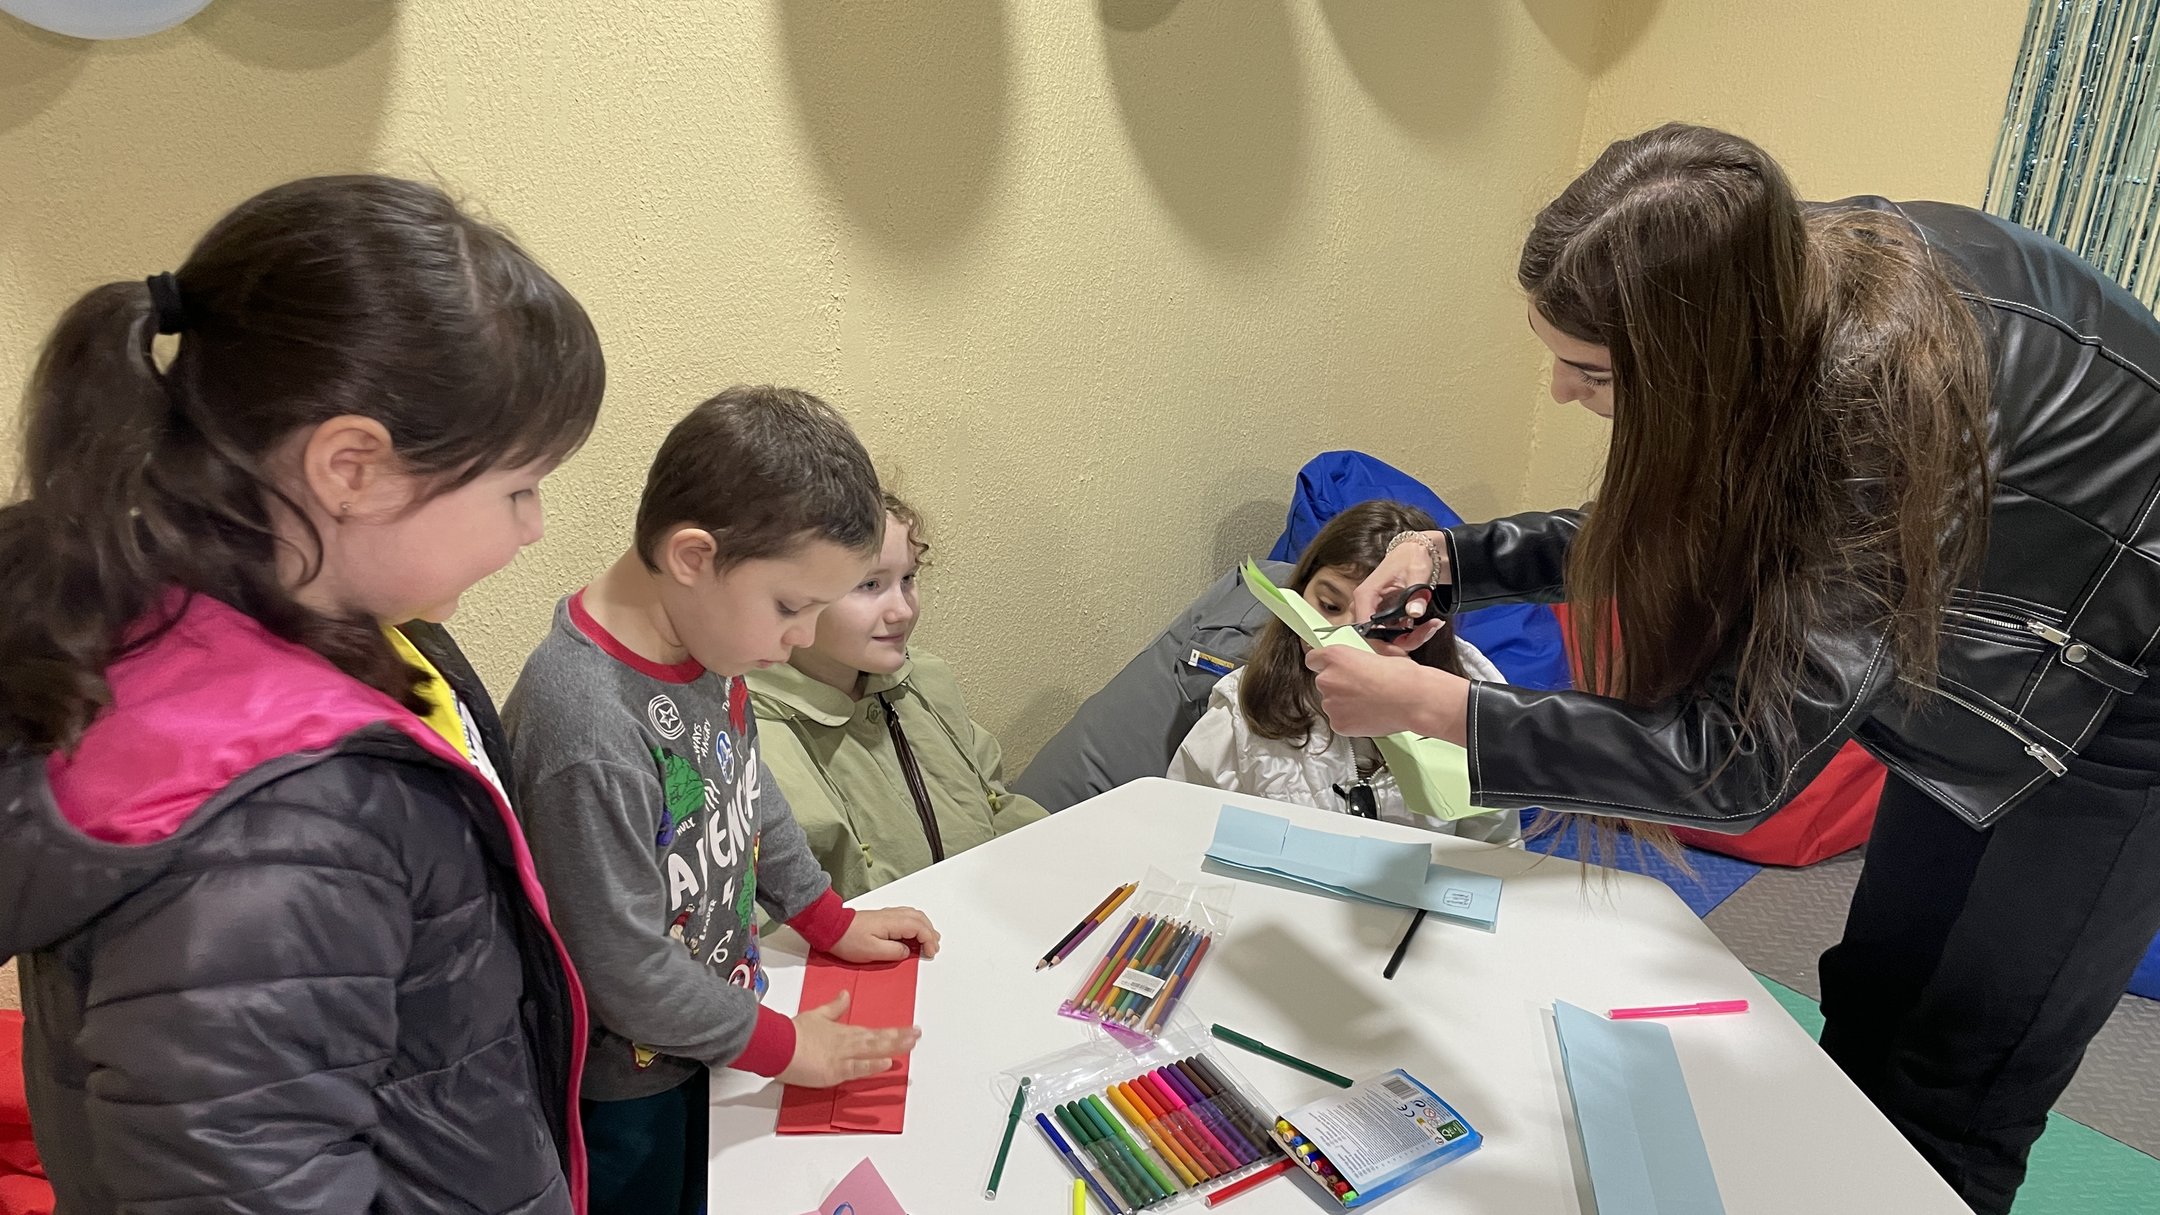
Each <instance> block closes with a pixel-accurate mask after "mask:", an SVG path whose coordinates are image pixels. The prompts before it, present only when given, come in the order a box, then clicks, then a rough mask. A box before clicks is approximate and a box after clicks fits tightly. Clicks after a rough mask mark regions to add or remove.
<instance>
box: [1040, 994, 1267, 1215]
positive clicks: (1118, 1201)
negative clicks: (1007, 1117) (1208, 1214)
mask: <svg viewBox="0 0 2160 1215" xmlns="http://www.w3.org/2000/svg"><path fill="white" fill-rule="evenodd" d="M1178 1038H1179V1041H1177V1042H1175V1043H1169V1042H1161V1041H1158V1042H1154V1043H1149V1044H1147V1045H1146V1047H1145V1048H1144V1049H1143V1050H1141V1051H1139V1052H1134V1051H1133V1050H1131V1049H1130V1048H1129V1047H1125V1046H1119V1045H1116V1044H1114V1043H1108V1042H1105V1043H1101V1044H1089V1045H1086V1046H1080V1047H1075V1048H1073V1049H1071V1050H1067V1051H1061V1052H1059V1053H1058V1054H1057V1055H1053V1056H1051V1057H1049V1058H1048V1059H1039V1060H1036V1061H1035V1062H1034V1063H1031V1064H1029V1065H1028V1066H1027V1067H1025V1068H1021V1069H1016V1070H1015V1071H1013V1072H1011V1073H1008V1075H1010V1076H1013V1077H1015V1078H1016V1079H1015V1083H1016V1084H1017V1082H1018V1081H1017V1078H1018V1077H1021V1076H1025V1077H1026V1078H1027V1079H1028V1081H1029V1085H1028V1089H1027V1097H1026V1110H1025V1113H1026V1117H1027V1120H1028V1121H1029V1122H1032V1123H1033V1124H1034V1125H1035V1128H1036V1131H1037V1133H1038V1134H1039V1136H1040V1137H1041V1138H1042V1139H1043V1141H1044V1142H1045V1143H1047V1144H1048V1145H1049V1146H1050V1148H1051V1150H1053V1151H1055V1152H1056V1153H1057V1154H1058V1156H1059V1157H1060V1158H1061V1160H1062V1161H1063V1162H1064V1164H1065V1167H1066V1169H1067V1170H1068V1171H1069V1172H1071V1173H1072V1175H1073V1176H1074V1178H1076V1179H1077V1180H1079V1181H1080V1182H1082V1183H1083V1184H1084V1185H1085V1186H1086V1188H1087V1192H1088V1194H1089V1196H1090V1198H1092V1199H1093V1201H1094V1205H1095V1206H1096V1207H1098V1208H1099V1209H1101V1210H1103V1211H1108V1212H1110V1213H1111V1215H1123V1213H1124V1212H1129V1211H1156V1210H1162V1209H1165V1208H1169V1207H1174V1206H1179V1205H1182V1204H1184V1203H1186V1202H1188V1201H1190V1200H1192V1199H1195V1198H1199V1197H1202V1196H1205V1195H1208V1194H1211V1193H1214V1192H1216V1191H1218V1190H1221V1189H1224V1188H1227V1187H1229V1186H1233V1185H1236V1184H1237V1183H1238V1182H1239V1181H1241V1180H1243V1179H1245V1178H1247V1177H1251V1176H1252V1175H1253V1174H1254V1173H1256V1172H1259V1171H1261V1170H1264V1169H1266V1168H1267V1167H1268V1166H1269V1165H1272V1164H1275V1163H1276V1162H1279V1161H1281V1160H1283V1159H1284V1155H1283V1151H1282V1148H1281V1147H1280V1146H1279V1145H1278V1144H1277V1142H1276V1141H1275V1139H1274V1137H1273V1136H1272V1134H1271V1133H1270V1132H1271V1130H1272V1128H1273V1125H1274V1117H1273V1115H1271V1114H1267V1113H1264V1112H1263V1111H1264V1109H1265V1108H1266V1107H1265V1106H1263V1105H1262V1104H1261V1102H1260V1100H1259V1098H1257V1097H1256V1096H1255V1095H1254V1094H1253V1092H1252V1089H1251V1087H1250V1086H1249V1085H1247V1084H1246V1083H1245V1081H1244V1080H1243V1079H1242V1078H1240V1077H1238V1076H1237V1075H1236V1074H1235V1073H1234V1072H1232V1071H1231V1069H1230V1068H1229V1067H1228V1066H1227V1065H1225V1064H1224V1063H1223V1061H1222V1060H1221V1059H1220V1058H1219V1057H1217V1056H1216V1055H1215V1053H1214V1052H1213V1051H1212V1050H1211V1049H1208V1048H1207V1047H1206V1046H1205V1045H1204V1042H1205V1038H1204V1031H1203V1035H1202V1036H1200V1037H1197V1038H1196V1037H1195V1036H1194V1035H1193V1034H1192V1032H1191V1030H1190V1029H1189V1028H1188V1029H1184V1030H1181V1031H1180V1033H1179V1034H1178ZM1255 1180H1259V1179H1257V1178H1255Z"/></svg>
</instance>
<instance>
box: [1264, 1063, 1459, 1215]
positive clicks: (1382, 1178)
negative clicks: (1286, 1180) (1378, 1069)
mask: <svg viewBox="0 0 2160 1215" xmlns="http://www.w3.org/2000/svg"><path fill="white" fill-rule="evenodd" d="M1273 1134H1274V1137H1275V1141H1276V1143H1278V1144H1280V1145H1281V1147H1282V1149H1283V1150H1284V1151H1285V1152H1288V1153H1289V1154H1290V1158H1291V1159H1292V1160H1295V1161H1297V1163H1298V1167H1299V1168H1302V1169H1304V1170H1305V1173H1306V1175H1307V1176H1309V1177H1311V1178H1312V1179H1313V1180H1314V1181H1316V1182H1318V1183H1319V1185H1320V1188H1321V1189H1323V1190H1325V1191H1327V1193H1328V1194H1329V1196H1331V1197H1333V1198H1334V1200H1335V1201H1336V1202H1338V1203H1340V1204H1341V1205H1343V1206H1345V1207H1363V1206H1368V1205H1370V1204H1372V1203H1374V1202H1378V1201H1379V1200H1380V1199H1382V1198H1385V1197H1387V1196H1388V1195H1390V1194H1393V1193H1395V1192H1397V1191H1399V1190H1401V1189H1403V1188H1405V1187H1407V1186H1408V1185H1409V1184H1410V1183H1411V1182H1413V1181H1416V1180H1417V1179H1418V1178H1420V1177H1423V1176H1424V1175H1425V1174H1427V1173H1430V1172H1432V1171H1433V1170H1434V1169H1437V1168H1439V1167H1440V1166H1441V1165H1443V1164H1447V1163H1449V1162H1450V1161H1454V1160H1459V1159H1461V1158H1462V1157H1464V1156H1467V1155H1469V1154H1470V1153H1472V1152H1474V1151H1476V1150H1477V1149H1478V1147H1479V1146H1480V1145H1482V1144H1483V1143H1484V1142H1485V1137H1484V1136H1483V1135H1480V1134H1479V1133H1478V1132H1477V1130H1476V1128H1474V1127H1472V1126H1471V1125H1470V1123H1469V1122H1468V1121H1467V1120H1466V1119H1464V1117H1463V1116H1462V1115H1461V1114H1459V1113H1456V1112H1455V1107H1453V1106H1451V1105H1449V1104H1448V1103H1447V1102H1445V1101H1443V1100H1441V1099H1440V1095H1439V1094H1438V1093H1435V1092H1433V1091H1432V1089H1431V1088H1429V1087H1427V1086H1426V1085H1425V1084H1424V1083H1423V1082H1421V1081H1419V1080H1418V1079H1417V1078H1416V1077H1414V1076H1412V1075H1411V1074H1410V1073H1408V1072H1406V1071H1403V1070H1402V1069H1401V1068H1397V1069H1395V1070H1394V1071H1391V1072H1387V1073H1385V1074H1383V1075H1380V1076H1376V1077H1374V1078H1372V1079H1370V1080H1360V1081H1359V1082H1357V1083H1356V1084H1354V1085H1352V1086H1351V1087H1349V1088H1348V1089H1345V1090H1344V1091H1342V1092H1340V1093H1331V1094H1329V1095H1328V1096H1325V1097H1322V1098H1320V1099H1319V1100H1318V1101H1313V1102H1310V1103H1308V1104H1305V1105H1301V1106H1299V1107H1298V1108H1296V1109H1294V1110H1291V1111H1290V1112H1288V1113H1286V1114H1283V1115H1282V1116H1281V1117H1279V1118H1277V1119H1276V1120H1275V1126H1274V1128H1273Z"/></svg>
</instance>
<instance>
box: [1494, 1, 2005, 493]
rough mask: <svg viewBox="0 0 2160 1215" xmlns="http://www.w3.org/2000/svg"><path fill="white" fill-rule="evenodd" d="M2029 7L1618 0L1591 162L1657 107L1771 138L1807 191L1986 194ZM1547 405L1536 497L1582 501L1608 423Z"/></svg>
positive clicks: (1596, 91)
mask: <svg viewBox="0 0 2160 1215" xmlns="http://www.w3.org/2000/svg"><path fill="white" fill-rule="evenodd" d="M2026 11H2027V4H2026V0H1917V2H1908V3H1897V4H1885V3H1882V2H1881V0H1805V3H1799V4H1760V3H1747V2H1744V0H1607V2H1606V4H1605V6H1604V15H1603V20H1604V23H1605V30H1604V45H1605V46H1606V48H1607V51H1608V54H1607V56H1606V58H1607V60H1608V62H1607V63H1606V65H1605V67H1604V70H1603V71H1602V72H1601V73H1600V75H1599V76H1598V77H1597V79H1596V80H1594V81H1593V82H1592V84H1591V88H1590V95H1589V102H1588V112H1587V114H1586V116H1585V119H1584V122H1583V140H1582V151H1581V157H1580V164H1583V165H1587V164H1589V163H1590V161H1591V160H1593V159H1595V158H1596V156H1597V154H1598V153H1599V152H1600V151H1602V150H1604V148H1605V145H1606V144H1608V143H1610V142H1611V141H1613V140H1615V139H1619V138H1622V137H1624V136H1627V135H1631V134H1634V133H1635V132H1637V131H1640V130H1644V129H1646V128H1648V127H1652V126H1656V125H1657V124H1659V123H1661V122H1667V121H1673V120H1680V121H1686V122H1700V123H1707V124H1709V125H1711V126H1717V127H1723V128H1725V129H1726V130H1730V131H1734V132H1737V133H1739V134H1741V135H1745V136H1747V137H1748V138H1750V139H1753V140H1755V141H1756V142H1757V143H1760V144H1762V145H1763V146H1764V147H1765V148H1767V149H1769V151H1770V154H1771V155H1773V156H1775V157H1777V158H1778V159H1779V161H1780V162H1782V163H1783V164H1784V165H1785V167H1786V169H1787V170H1788V171H1789V172H1791V174H1792V175H1793V178H1794V181H1795V183H1796V184H1797V186H1798V187H1799V189H1800V192H1801V195H1802V196H1803V197H1806V198H1821V199H1830V198H1843V197H1846V196H1848V195H1852V194H1882V195H1886V196H1888V197H1891V198H1933V199H1943V200H1947V201H1950V202H1962V203H1970V204H1973V205H1978V204H1979V202H1980V197H1981V194H1982V193H1983V192H1984V191H1985V190H1986V188H1987V176H1988V168H1989V165H1990V163H1991V161H1992V159H1993V156H1994V153H1995V136H1996V132H1997V130H1998V129H1999V127H2000V125H2001V122H2002V108H2003V98H2004V95H2005V93H2006V92H2007V91H2008V90H2009V87H2010V70H2011V67H2012V64H2013V63H2014V61H2015V60H2016V57H2017V49H2018V40H2019V37H2020V35H2021V34H2022V33H2023V32H2024V26H2025V15H2026ZM1543 391H1544V389H1543V387H1542V385H1541V386H1540V388H1539V392H1540V393H1542V392H1543ZM1538 416H1539V423H1538V427H1537V432H1536V434H1535V436H1534V438H1533V441H1532V451H1531V458H1530V462H1529V470H1528V473H1527V475H1526V479H1525V486H1526V497H1527V498H1528V500H1529V502H1528V504H1529V505H1533V506H1556V505H1567V504H1573V503H1575V502H1578V501H1581V500H1582V498H1583V497H1584V496H1585V495H1587V494H1588V493H1590V492H1591V490H1592V489H1593V488H1594V486H1595V479H1594V478H1595V475H1596V470H1597V468H1598V463H1599V460H1600V458H1601V457H1602V456H1603V454H1604V444H1605V437H1606V434H1607V430H1606V427H1605V423H1603V422H1600V421H1598V420H1597V419H1595V418H1592V417H1590V416H1589V415H1588V414H1586V413H1584V412H1583V411H1581V410H1561V411H1555V410H1553V409H1551V408H1550V407H1549V406H1548V407H1547V408H1545V409H1544V410H1542V411H1541V412H1540V413H1539V415H1538Z"/></svg>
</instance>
